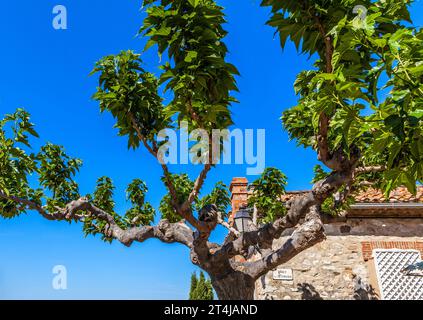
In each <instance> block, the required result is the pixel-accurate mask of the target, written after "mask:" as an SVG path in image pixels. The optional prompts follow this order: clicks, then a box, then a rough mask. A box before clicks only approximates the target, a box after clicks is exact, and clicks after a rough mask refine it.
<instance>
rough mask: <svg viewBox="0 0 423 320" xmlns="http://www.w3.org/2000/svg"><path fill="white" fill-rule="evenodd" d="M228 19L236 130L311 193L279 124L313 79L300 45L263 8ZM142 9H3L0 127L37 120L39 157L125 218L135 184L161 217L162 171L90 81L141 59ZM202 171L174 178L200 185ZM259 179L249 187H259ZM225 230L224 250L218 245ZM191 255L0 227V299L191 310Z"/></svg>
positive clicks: (249, 4) (29, 5)
mask: <svg viewBox="0 0 423 320" xmlns="http://www.w3.org/2000/svg"><path fill="white" fill-rule="evenodd" d="M219 3H220V4H222V5H223V6H224V7H225V8H226V10H225V12H226V14H227V16H228V21H229V23H228V24H227V25H226V29H227V30H228V31H229V35H228V37H227V39H226V44H227V46H228V47H229V50H230V55H229V60H230V61H231V62H232V63H234V64H235V65H236V66H237V67H238V69H239V70H240V72H241V76H240V77H239V78H238V79H237V81H238V85H239V89H240V93H237V94H236V97H237V98H238V100H239V101H240V103H239V104H237V105H235V106H234V108H233V117H234V120H235V123H236V127H237V128H241V129H247V128H251V129H262V128H264V129H266V165H267V166H276V167H279V168H281V169H282V170H283V171H284V172H285V173H286V174H287V175H288V177H289V185H288V188H289V189H290V190H294V189H305V188H309V187H310V184H309V182H310V180H311V178H312V168H313V166H314V165H315V164H316V160H315V159H316V156H315V154H314V153H313V152H312V151H310V150H304V149H302V148H297V147H296V145H295V142H288V137H287V135H286V133H285V132H284V131H283V130H282V127H281V123H280V120H279V117H280V115H281V112H282V111H283V110H284V109H286V108H288V107H290V106H292V105H295V103H296V99H295V95H294V92H293V87H292V85H293V82H294V80H295V77H296V75H297V74H298V73H299V72H300V71H301V70H303V69H307V68H309V67H310V65H311V62H310V61H307V57H306V56H299V55H298V54H297V53H296V51H295V48H294V47H293V46H292V44H290V43H289V44H288V45H287V47H286V49H285V51H284V52H282V50H281V49H280V46H279V41H278V39H274V37H273V33H274V31H273V30H272V29H271V28H270V27H267V26H265V21H266V19H267V18H268V11H267V10H266V9H263V8H260V7H259V3H260V1H259V0H242V1H239V0H237V1H230V0H221V1H219ZM57 4H62V5H65V6H66V7H67V10H68V30H55V29H53V27H52V19H53V14H52V9H53V7H54V6H55V5H57ZM139 7H140V1H136V0H119V1H117V0H115V1H112V0H72V1H71V0H67V1H61V2H60V3H59V2H58V1H56V0H55V1H47V0H39V1H36V2H35V1H30V0H21V1H2V3H1V4H0V16H1V17H0V29H1V30H2V43H3V50H1V52H0V60H1V62H2V75H1V77H0V88H1V89H0V115H2V114H4V113H8V112H12V111H13V110H14V109H15V108H17V107H24V108H25V109H27V110H28V111H29V112H30V113H31V114H32V120H33V122H35V123H36V125H37V130H38V132H39V134H40V136H41V139H40V140H39V141H34V148H36V147H38V146H40V145H41V144H44V143H45V142H47V141H51V142H53V143H56V144H61V145H64V146H65V147H66V150H67V152H68V153H69V154H71V155H72V156H77V157H79V158H81V159H83V160H84V166H83V168H82V170H81V172H80V173H79V174H78V177H77V181H78V183H79V185H80V189H81V192H82V193H91V192H92V191H93V188H94V185H95V181H96V179H97V178H98V177H100V176H103V175H107V176H110V177H111V178H112V179H113V180H114V182H115V185H116V196H115V200H116V202H117V208H116V209H117V211H118V212H124V211H125V209H126V208H128V203H127V202H126V201H125V193H124V190H125V187H126V185H127V184H128V183H129V182H130V181H131V180H132V179H133V178H141V179H143V180H145V181H146V182H147V184H148V187H149V189H150V192H149V194H148V200H149V201H150V202H151V203H152V204H153V205H154V206H156V207H157V206H158V204H159V202H160V199H161V197H162V195H163V194H164V192H165V190H164V187H163V185H162V184H161V182H160V179H159V177H160V176H161V170H160V167H159V165H158V164H157V162H156V161H155V160H154V159H153V158H152V157H151V156H150V155H149V154H148V153H147V152H146V151H145V150H141V149H140V150H137V151H135V152H134V151H128V150H127V148H126V140H125V138H122V137H118V136H117V135H116V130H114V129H113V128H112V127H113V119H112V117H111V116H110V115H108V114H100V112H99V108H98V105H97V103H96V102H95V101H92V100H91V99H90V97H91V95H92V94H93V93H94V91H95V87H96V85H97V79H96V78H95V77H88V73H89V72H90V71H91V69H92V67H93V65H94V63H95V61H97V60H98V59H100V58H101V57H103V56H105V55H108V54H114V53H118V52H119V51H120V50H126V49H132V50H135V51H138V52H141V50H142V48H143V46H144V40H142V39H139V38H136V37H135V35H136V32H137V30H138V28H139V26H140V25H141V23H142V19H143V13H142V12H140V10H139ZM422 12H423V3H422V1H416V3H415V4H414V5H413V9H412V16H413V20H414V23H415V24H416V25H419V26H421V25H422V23H423V14H422ZM143 60H144V62H145V63H146V68H147V69H148V70H150V71H152V72H158V69H157V66H158V57H157V55H156V53H155V52H154V50H150V51H149V52H147V53H146V54H144V55H143ZM198 169H199V168H195V167H194V168H193V167H192V166H178V167H172V170H173V171H179V172H181V171H184V172H188V173H189V174H190V175H191V176H192V177H195V176H196V173H197V172H198ZM245 171H246V166H244V165H222V166H219V167H218V168H217V169H215V170H214V171H212V172H211V174H209V179H208V181H207V184H206V186H205V188H204V191H207V190H210V188H211V187H212V186H213V184H214V183H215V182H217V181H219V180H223V181H224V182H225V183H227V184H229V183H230V181H231V179H232V177H234V176H245ZM253 178H255V177H250V178H249V179H250V180H251V179H253ZM222 235H223V231H222V230H218V232H217V233H216V235H215V238H216V239H219V238H221V237H222ZM55 265H65V266H66V268H67V271H68V290H64V291H56V290H53V288H52V285H51V283H52V279H53V274H52V268H53V266H55ZM195 270H196V267H195V266H193V265H192V264H191V262H190V260H189V253H188V250H187V249H186V248H185V247H183V246H180V245H167V244H162V243H160V242H159V241H156V240H150V241H148V242H145V243H142V244H134V245H133V246H132V247H131V248H126V247H124V246H122V245H120V244H119V243H114V244H112V245H109V244H105V243H103V242H101V241H100V239H99V238H94V237H89V238H84V237H83V235H82V232H81V225H77V224H73V225H69V224H67V223H63V222H62V223H60V222H49V221H46V220H44V219H42V218H41V217H39V216H38V215H36V214H35V213H30V214H28V215H24V216H21V217H19V218H16V219H13V220H0V299H17V298H20V299H70V298H76V299H92V298H95V299H185V298H186V297H187V294H188V290H189V280H190V275H191V272H193V271H195Z"/></svg>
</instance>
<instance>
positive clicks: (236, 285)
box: [210, 271, 255, 300]
mask: <svg viewBox="0 0 423 320" xmlns="http://www.w3.org/2000/svg"><path fill="white" fill-rule="evenodd" d="M210 279H211V281H212V285H213V288H214V290H215V291H216V293H217V296H218V298H219V299H220V300H254V291H255V279H254V278H252V277H251V276H249V275H247V274H245V273H243V272H240V271H234V272H231V273H229V274H226V275H224V276H220V277H219V276H213V275H210Z"/></svg>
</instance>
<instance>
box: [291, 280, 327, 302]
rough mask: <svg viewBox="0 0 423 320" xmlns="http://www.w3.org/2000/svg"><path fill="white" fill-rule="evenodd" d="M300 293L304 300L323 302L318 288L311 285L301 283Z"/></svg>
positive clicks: (299, 285) (299, 286)
mask: <svg viewBox="0 0 423 320" xmlns="http://www.w3.org/2000/svg"><path fill="white" fill-rule="evenodd" d="M297 287H298V291H299V292H301V299H302V300H323V298H322V297H321V296H320V294H319V293H318V292H317V290H316V288H315V287H314V286H312V285H311V284H309V283H299V284H298V285H297Z"/></svg>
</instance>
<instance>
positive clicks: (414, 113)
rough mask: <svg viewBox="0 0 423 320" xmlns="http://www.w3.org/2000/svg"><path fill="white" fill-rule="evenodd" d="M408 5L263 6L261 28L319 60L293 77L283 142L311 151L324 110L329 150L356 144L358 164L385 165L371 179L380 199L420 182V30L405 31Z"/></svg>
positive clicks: (272, 0) (349, 0)
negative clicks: (362, 12)
mask: <svg viewBox="0 0 423 320" xmlns="http://www.w3.org/2000/svg"><path fill="white" fill-rule="evenodd" d="M410 2H411V1H396V0H386V1H370V0H367V1H358V0H357V1H356V0H340V1H336V2H333V1H328V0H318V1H313V2H310V1H280V0H265V1H263V2H262V5H263V6H270V7H271V9H272V17H271V19H270V20H269V21H268V24H269V25H270V26H272V27H275V28H276V30H277V33H278V34H279V36H280V38H281V44H282V46H283V45H284V44H285V42H286V39H287V38H288V37H289V38H290V39H291V40H292V41H293V42H294V43H295V44H296V46H297V48H299V47H300V45H301V47H302V51H303V52H307V53H309V54H314V55H315V56H316V57H318V59H317V60H316V61H315V67H316V69H315V70H310V71H303V72H301V73H300V74H299V75H298V77H297V80H296V82H295V92H296V93H297V94H298V96H299V103H298V105H297V106H295V107H293V108H291V109H288V110H286V111H285V112H284V113H283V116H282V120H283V124H284V126H285V129H286V130H287V131H288V133H289V134H290V137H291V138H292V139H295V140H296V141H297V143H298V144H299V145H302V146H304V147H313V148H316V141H315V137H316V134H317V130H318V125H319V116H320V114H321V113H325V114H326V115H327V116H328V117H329V118H330V128H329V132H328V139H329V146H330V148H331V150H337V149H342V150H343V151H344V152H345V153H346V154H349V150H350V148H351V147H352V146H356V147H358V148H360V150H361V151H362V157H361V160H360V163H359V165H366V166H368V165H387V170H385V171H384V172H383V173H380V174H377V175H374V176H372V177H370V178H372V181H373V182H374V183H375V185H376V186H379V187H381V188H382V189H383V190H384V191H385V193H386V194H389V192H390V190H392V189H393V188H395V187H397V186H399V185H406V186H407V188H408V189H409V190H410V191H411V192H415V191H416V182H422V180H423V133H422V128H423V112H422V110H423V109H422V106H423V85H422V76H423V68H422V61H423V41H422V40H423V33H422V30H421V29H416V28H413V27H409V26H408V25H409V24H408V23H409V22H410V14H409V11H408V5H409V4H410ZM356 5H362V6H364V7H366V8H367V10H368V11H367V16H366V18H365V19H364V20H361V19H360V18H359V17H358V14H356V13H354V12H353V8H354V7H355V6H356ZM328 39H329V40H330V42H331V43H332V45H331V46H327V45H326V44H327V40H328ZM328 49H329V52H328ZM328 53H329V56H330V57H331V59H330V60H329V59H328ZM367 178H369V177H367Z"/></svg>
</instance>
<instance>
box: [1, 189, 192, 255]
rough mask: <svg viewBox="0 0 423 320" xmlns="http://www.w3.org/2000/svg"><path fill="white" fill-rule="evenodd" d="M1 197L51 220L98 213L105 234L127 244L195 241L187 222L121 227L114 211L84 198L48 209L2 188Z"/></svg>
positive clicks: (187, 242)
mask: <svg viewBox="0 0 423 320" xmlns="http://www.w3.org/2000/svg"><path fill="white" fill-rule="evenodd" d="M0 197H1V198H3V199H7V200H11V201H14V202H16V203H18V204H22V205H24V206H25V207H27V208H28V209H32V210H36V211H37V212H38V213H40V214H41V215H42V216H43V217H44V218H46V219H48V220H68V221H69V220H76V221H83V219H84V218H86V217H87V215H88V216H92V217H95V218H96V219H99V220H102V221H105V222H106V223H107V228H106V230H105V235H106V236H108V237H111V238H114V239H116V240H118V241H120V242H121V243H122V244H124V245H125V246H130V245H131V244H132V243H133V242H134V241H137V242H143V241H145V240H148V239H150V238H156V239H159V240H161V241H162V242H165V243H174V242H178V243H181V244H184V245H186V246H187V247H189V248H191V247H192V243H193V241H194V238H193V232H192V230H191V229H190V228H189V227H188V226H187V225H186V224H184V223H169V221H167V220H161V221H160V222H159V224H158V225H157V226H142V227H133V228H129V229H122V228H121V227H119V225H118V224H117V223H116V221H115V219H114V218H113V216H112V215H111V214H109V213H107V212H105V211H104V210H102V209H100V208H97V207H96V206H94V205H93V204H91V203H90V202H89V201H88V200H86V199H85V198H81V199H78V200H75V201H72V202H70V203H69V204H67V205H66V207H65V208H58V209H57V211H56V212H53V213H48V212H47V211H46V210H45V209H44V208H43V207H41V206H39V205H38V204H36V203H34V202H32V201H30V200H27V199H22V198H19V197H14V196H7V195H6V194H5V193H2V192H0Z"/></svg>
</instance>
